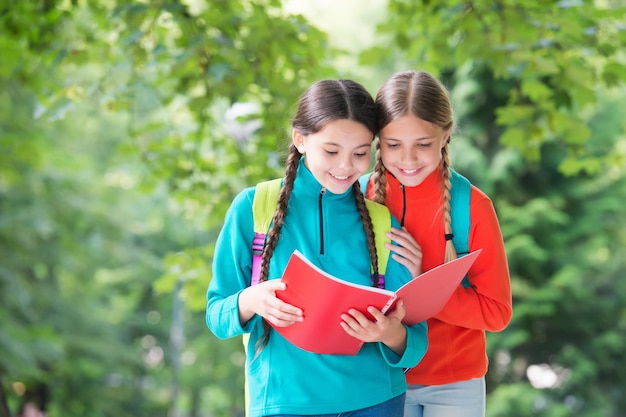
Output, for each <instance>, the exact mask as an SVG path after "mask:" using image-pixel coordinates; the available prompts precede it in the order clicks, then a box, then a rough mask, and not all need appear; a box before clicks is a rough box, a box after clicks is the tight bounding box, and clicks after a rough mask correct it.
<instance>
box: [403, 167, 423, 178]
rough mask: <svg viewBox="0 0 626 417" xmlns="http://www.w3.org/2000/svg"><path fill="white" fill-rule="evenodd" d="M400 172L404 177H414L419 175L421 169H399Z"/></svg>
mask: <svg viewBox="0 0 626 417" xmlns="http://www.w3.org/2000/svg"><path fill="white" fill-rule="evenodd" d="M398 171H400V172H401V173H402V175H406V176H407V177H412V176H413V175H417V174H419V172H420V171H421V169H417V168H414V169H402V168H398Z"/></svg>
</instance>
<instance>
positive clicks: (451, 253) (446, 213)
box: [441, 139, 457, 262]
mask: <svg viewBox="0 0 626 417" xmlns="http://www.w3.org/2000/svg"><path fill="white" fill-rule="evenodd" d="M449 141H450V139H448V140H447V142H446V144H445V145H444V147H443V148H441V160H442V163H441V176H442V178H443V196H442V200H443V207H442V208H443V232H444V238H445V239H446V252H445V257H444V262H450V261H451V260H453V259H456V258H457V253H456V249H455V248H454V244H453V243H452V236H453V235H452V218H451V216H450V198H451V197H450V196H451V194H450V189H451V188H452V183H451V182H450V159H449V157H448V143H449Z"/></svg>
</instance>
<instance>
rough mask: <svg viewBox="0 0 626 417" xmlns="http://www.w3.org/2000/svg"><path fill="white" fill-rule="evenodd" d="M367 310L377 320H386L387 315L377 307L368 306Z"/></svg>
mask: <svg viewBox="0 0 626 417" xmlns="http://www.w3.org/2000/svg"><path fill="white" fill-rule="evenodd" d="M367 311H368V312H369V313H370V314H371V315H372V317H374V321H375V322H379V321H384V320H385V319H386V317H385V315H384V314H383V313H382V311H380V310H379V309H377V308H376V307H371V306H370V307H368V308H367Z"/></svg>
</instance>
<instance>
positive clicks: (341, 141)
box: [310, 119, 374, 149]
mask: <svg viewBox="0 0 626 417" xmlns="http://www.w3.org/2000/svg"><path fill="white" fill-rule="evenodd" d="M310 136H313V138H312V139H314V140H315V141H316V142H318V143H320V144H324V145H328V146H336V147H338V148H346V149H352V148H357V147H369V146H370V145H371V143H372V140H373V139H374V133H373V132H370V130H369V129H368V128H367V127H366V126H365V125H363V124H361V123H359V122H355V121H353V120H348V119H340V120H334V121H332V122H330V123H328V124H326V125H325V126H324V127H323V128H322V129H321V130H320V131H319V132H317V133H315V134H313V135H310Z"/></svg>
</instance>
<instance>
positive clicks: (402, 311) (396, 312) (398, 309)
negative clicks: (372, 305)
mask: <svg viewBox="0 0 626 417" xmlns="http://www.w3.org/2000/svg"><path fill="white" fill-rule="evenodd" d="M405 316H406V307H405V305H404V301H403V300H402V299H400V300H398V302H397V303H396V306H395V307H394V309H393V310H391V311H390V312H389V313H388V314H387V317H393V318H395V319H397V320H400V321H402V320H403V319H404V317H405Z"/></svg>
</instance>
